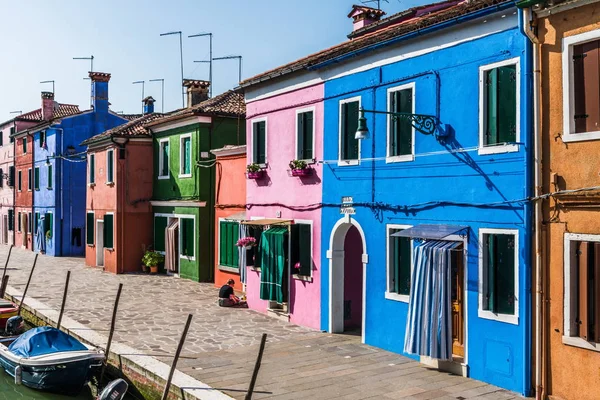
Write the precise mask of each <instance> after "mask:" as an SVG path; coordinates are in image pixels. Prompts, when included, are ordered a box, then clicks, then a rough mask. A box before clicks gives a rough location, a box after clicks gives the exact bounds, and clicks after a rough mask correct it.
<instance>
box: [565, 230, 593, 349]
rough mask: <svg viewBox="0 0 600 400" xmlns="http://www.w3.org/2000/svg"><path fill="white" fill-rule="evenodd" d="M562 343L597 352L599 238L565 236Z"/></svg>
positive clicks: (568, 234)
mask: <svg viewBox="0 0 600 400" xmlns="http://www.w3.org/2000/svg"><path fill="white" fill-rule="evenodd" d="M564 259H565V261H564V265H565V272H564V277H565V278H564V285H565V288H564V293H565V298H564V318H565V320H564V336H563V342H565V343H567V344H572V345H576V346H580V347H586V348H591V349H595V350H598V351H600V235H579V234H573V233H566V234H565V256H564Z"/></svg>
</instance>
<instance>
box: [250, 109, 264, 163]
mask: <svg viewBox="0 0 600 400" xmlns="http://www.w3.org/2000/svg"><path fill="white" fill-rule="evenodd" d="M252 162H253V163H255V164H259V165H265V164H266V163H267V120H266V119H264V120H260V121H253V122H252Z"/></svg>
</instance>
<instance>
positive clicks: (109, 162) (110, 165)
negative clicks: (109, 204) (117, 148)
mask: <svg viewBox="0 0 600 400" xmlns="http://www.w3.org/2000/svg"><path fill="white" fill-rule="evenodd" d="M114 154H115V152H114V151H113V150H108V151H107V152H106V183H113V182H114V181H115V180H114V177H115V162H114V159H115V157H114Z"/></svg>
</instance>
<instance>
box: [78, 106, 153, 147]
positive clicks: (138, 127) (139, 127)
mask: <svg viewBox="0 0 600 400" xmlns="http://www.w3.org/2000/svg"><path fill="white" fill-rule="evenodd" d="M161 117H163V114H159V113H152V114H146V115H143V116H140V117H138V118H137V119H134V120H132V121H129V122H127V123H125V124H123V125H119V126H117V127H115V128H112V129H109V130H107V131H104V132H102V133H100V134H98V135H96V136H92V137H91V138H89V139H86V140H84V141H83V142H82V143H81V145H82V146H87V145H90V144H92V143H96V142H99V141H101V140H103V139H108V138H110V137H114V136H120V137H151V136H152V135H151V134H150V132H149V131H148V130H147V129H146V128H145V125H146V124H147V123H148V122H150V121H154V120H156V119H159V118H161Z"/></svg>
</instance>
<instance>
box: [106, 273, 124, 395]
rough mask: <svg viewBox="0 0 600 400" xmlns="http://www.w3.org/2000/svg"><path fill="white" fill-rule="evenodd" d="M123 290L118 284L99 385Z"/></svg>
mask: <svg viewBox="0 0 600 400" xmlns="http://www.w3.org/2000/svg"><path fill="white" fill-rule="evenodd" d="M122 289H123V284H122V283H119V289H118V290H117V298H116V299H115V306H114V307H113V313H112V319H111V321H110V332H109V334H108V342H107V343H106V350H104V355H105V359H104V363H103V364H102V372H101V373H100V383H102V379H104V371H105V370H106V365H107V364H108V355H109V353H110V345H111V343H112V339H113V334H114V333H115V322H116V321H117V309H118V308H119V300H121V290H122Z"/></svg>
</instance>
